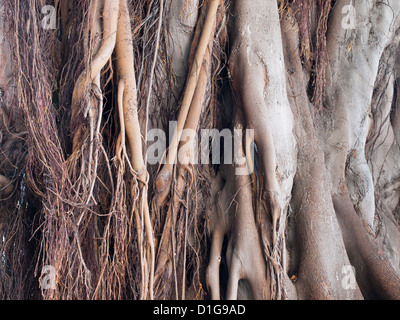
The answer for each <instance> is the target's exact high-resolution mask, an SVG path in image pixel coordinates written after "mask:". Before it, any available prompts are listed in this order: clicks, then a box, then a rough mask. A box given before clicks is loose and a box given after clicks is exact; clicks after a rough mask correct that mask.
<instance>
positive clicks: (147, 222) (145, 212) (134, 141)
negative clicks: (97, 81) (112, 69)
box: [115, 0, 155, 299]
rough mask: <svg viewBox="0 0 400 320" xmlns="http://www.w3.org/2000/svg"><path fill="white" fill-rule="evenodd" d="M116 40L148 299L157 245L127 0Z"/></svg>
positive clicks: (120, 92)
mask: <svg viewBox="0 0 400 320" xmlns="http://www.w3.org/2000/svg"><path fill="white" fill-rule="evenodd" d="M116 41H117V42H116V48H115V52H116V56H117V73H118V76H119V79H120V81H119V83H118V85H119V88H118V98H119V99H118V100H119V104H121V103H122V108H121V106H119V110H120V111H121V110H122V112H123V115H120V118H121V117H123V119H124V129H125V132H126V136H127V138H128V143H129V146H130V153H131V158H130V162H131V166H132V170H133V174H134V176H136V180H137V183H138V194H139V197H138V198H137V199H136V200H135V201H134V203H135V217H136V223H137V231H138V235H139V234H140V233H142V234H143V233H144V232H145V237H143V238H142V237H139V240H141V239H143V240H144V239H146V247H142V243H140V242H141V241H140V242H139V243H138V245H139V252H140V257H141V266H142V268H144V269H143V270H142V277H143V276H144V277H145V279H142V281H144V285H143V286H144V288H143V291H141V298H142V299H145V298H147V297H149V298H150V299H153V297H154V293H153V286H154V285H153V282H154V263H155V247H154V236H153V227H152V223H151V219H150V213H149V208H148V202H147V201H148V199H147V190H148V187H147V179H148V173H147V169H146V166H145V163H144V157H143V150H142V137H141V132H140V126H139V119H138V110H137V93H136V78H135V68H134V55H133V45H132V35H131V23H130V17H129V11H128V7H127V1H126V0H121V2H120V15H119V19H118V31H117V39H116ZM124 139H125V138H124V137H122V138H121V142H122V143H121V146H122V150H124V149H125V146H124V144H123V143H124V141H125V140H124ZM132 196H133V195H132Z"/></svg>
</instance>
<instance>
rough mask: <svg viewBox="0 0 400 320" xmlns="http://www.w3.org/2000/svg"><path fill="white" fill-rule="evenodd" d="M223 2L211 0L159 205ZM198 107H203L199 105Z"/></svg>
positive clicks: (165, 168)
mask: <svg viewBox="0 0 400 320" xmlns="http://www.w3.org/2000/svg"><path fill="white" fill-rule="evenodd" d="M220 2H221V0H211V1H210V4H209V7H208V11H207V16H206V19H205V23H204V26H203V28H202V32H201V37H200V39H199V43H198V46H197V50H196V54H195V57H194V60H193V62H192V64H191V67H190V70H189V75H188V79H187V83H186V88H185V93H184V95H183V100H182V105H181V108H180V112H179V117H178V121H177V127H176V130H175V132H174V135H173V138H172V140H171V143H170V146H169V148H168V152H167V155H166V164H165V165H164V166H163V168H162V169H161V171H160V172H159V174H158V176H157V179H156V192H157V198H158V200H157V205H158V206H162V205H163V204H164V203H165V201H166V198H167V196H168V194H169V192H170V187H171V182H172V173H173V168H174V165H173V164H174V163H176V160H177V154H178V147H179V142H180V138H181V134H182V131H183V128H184V126H185V122H186V120H187V117H188V113H189V109H190V108H191V105H192V100H193V97H194V95H195V92H196V88H197V84H198V81H199V77H200V72H201V66H202V65H203V61H204V58H205V55H206V50H207V47H208V46H209V43H210V41H211V39H213V38H214V34H215V23H216V18H217V10H218V7H219V5H220ZM196 107H201V105H200V106H199V105H197V106H196Z"/></svg>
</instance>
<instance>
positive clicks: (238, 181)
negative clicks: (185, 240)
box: [206, 167, 270, 300]
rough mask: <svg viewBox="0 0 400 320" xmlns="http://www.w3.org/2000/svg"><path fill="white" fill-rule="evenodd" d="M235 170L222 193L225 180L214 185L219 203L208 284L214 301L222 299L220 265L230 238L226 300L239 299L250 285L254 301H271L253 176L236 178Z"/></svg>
mask: <svg viewBox="0 0 400 320" xmlns="http://www.w3.org/2000/svg"><path fill="white" fill-rule="evenodd" d="M234 170H235V168H234V167H232V168H230V170H229V172H226V173H225V174H224V176H226V178H227V181H226V183H225V185H224V187H223V188H222V189H221V190H219V191H218V189H219V187H220V186H221V184H222V180H220V178H218V179H217V180H216V181H215V182H214V183H215V185H214V188H215V189H214V193H215V196H214V197H216V201H215V203H214V205H213V208H212V210H213V211H212V213H211V217H210V222H209V224H210V227H211V239H212V243H211V252H210V261H209V265H208V267H207V270H206V282H207V286H208V289H209V290H210V294H211V298H212V299H219V298H220V282H219V273H220V270H219V268H220V264H221V260H222V257H221V254H222V253H221V250H222V244H223V241H224V237H225V236H227V237H228V239H229V241H228V249H227V253H226V255H227V263H228V269H229V279H228V287H227V292H226V298H227V299H230V300H233V299H236V298H237V296H238V289H239V281H240V280H244V281H246V282H247V283H248V285H249V287H250V290H251V292H250V293H249V294H250V296H251V297H252V298H253V299H268V298H269V288H270V282H269V281H270V280H268V276H267V272H266V263H265V259H264V256H263V251H262V248H261V243H260V238H259V233H258V230H257V227H256V222H255V217H254V211H253V203H252V197H251V194H252V188H251V182H250V179H249V176H235V175H234Z"/></svg>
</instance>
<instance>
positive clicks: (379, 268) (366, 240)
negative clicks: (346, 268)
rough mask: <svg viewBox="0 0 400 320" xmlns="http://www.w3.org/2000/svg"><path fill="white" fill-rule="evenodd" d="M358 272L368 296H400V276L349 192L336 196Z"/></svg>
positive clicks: (345, 239) (342, 226)
mask: <svg viewBox="0 0 400 320" xmlns="http://www.w3.org/2000/svg"><path fill="white" fill-rule="evenodd" d="M332 200H333V204H334V207H335V211H336V215H337V217H338V220H339V223H340V227H341V229H342V232H343V239H344V243H345V246H346V250H347V253H348V255H349V259H350V262H351V263H352V265H353V266H354V267H355V276H356V279H357V283H358V284H359V286H360V289H361V291H362V293H363V295H364V297H366V298H372V299H376V298H382V299H390V300H391V299H393V300H398V299H400V276H399V274H397V273H396V271H395V270H394V269H393V267H392V266H391V264H390V261H389V260H388V258H387V257H386V255H385V254H384V252H383V251H382V249H381V248H380V247H379V245H378V243H377V241H376V240H375V238H374V235H373V234H371V233H370V231H369V230H368V229H367V228H366V227H365V226H364V225H363V222H362V220H361V219H360V217H359V216H358V215H357V213H356V212H355V210H354V207H353V204H352V202H351V200H350V196H349V193H348V191H347V189H346V188H345V187H344V191H343V192H342V193H341V194H336V195H334V196H333V197H332Z"/></svg>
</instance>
